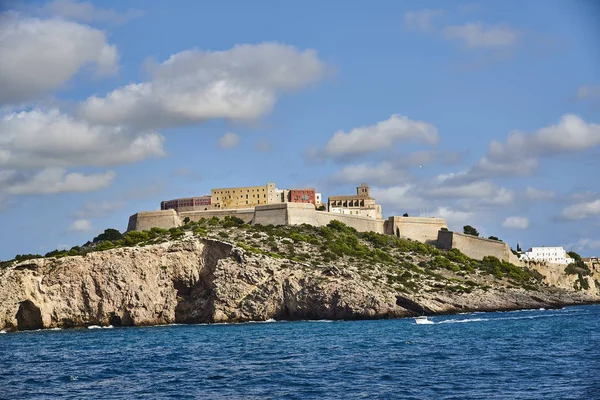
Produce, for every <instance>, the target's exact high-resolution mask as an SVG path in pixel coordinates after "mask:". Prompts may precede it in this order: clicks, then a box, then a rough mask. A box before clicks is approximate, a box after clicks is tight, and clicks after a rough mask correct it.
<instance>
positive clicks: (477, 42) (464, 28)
mask: <svg viewBox="0 0 600 400" xmlns="http://www.w3.org/2000/svg"><path fill="white" fill-rule="evenodd" d="M443 35H444V37H445V38H446V39H450V40H453V39H455V40H459V41H461V42H463V44H464V45H466V46H467V47H470V48H479V49H486V48H499V47H510V46H513V45H515V44H516V43H517V41H518V39H519V35H520V33H519V31H517V30H515V29H513V28H511V27H509V26H506V25H496V26H485V25H484V24H483V22H471V23H467V24H464V25H456V26H447V27H445V28H444V30H443Z"/></svg>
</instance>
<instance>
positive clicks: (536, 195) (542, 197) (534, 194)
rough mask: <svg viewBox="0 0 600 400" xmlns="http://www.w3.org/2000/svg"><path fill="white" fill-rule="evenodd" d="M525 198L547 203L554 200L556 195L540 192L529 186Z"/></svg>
mask: <svg viewBox="0 0 600 400" xmlns="http://www.w3.org/2000/svg"><path fill="white" fill-rule="evenodd" d="M525 196H526V197H527V198H528V199H530V200H538V201H547V200H552V199H553V198H554V196H555V193H554V192H553V191H550V190H540V189H535V188H533V187H531V186H527V188H526V189H525Z"/></svg>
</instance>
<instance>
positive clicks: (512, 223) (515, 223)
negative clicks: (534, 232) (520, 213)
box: [502, 217, 529, 229]
mask: <svg viewBox="0 0 600 400" xmlns="http://www.w3.org/2000/svg"><path fill="white" fill-rule="evenodd" d="M502 226H503V227H505V228H510V229H527V228H529V219H528V218H526V217H508V218H506V219H505V220H504V222H503V223H502Z"/></svg>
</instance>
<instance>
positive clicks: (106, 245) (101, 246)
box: [95, 240, 115, 251]
mask: <svg viewBox="0 0 600 400" xmlns="http://www.w3.org/2000/svg"><path fill="white" fill-rule="evenodd" d="M114 248H115V245H114V244H113V242H111V241H109V240H104V241H102V242H100V243H98V244H97V245H96V247H95V250H98V251H103V250H110V249H114Z"/></svg>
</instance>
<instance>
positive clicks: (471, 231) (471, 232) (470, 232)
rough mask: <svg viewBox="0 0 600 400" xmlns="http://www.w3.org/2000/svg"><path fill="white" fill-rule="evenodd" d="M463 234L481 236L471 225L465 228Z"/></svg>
mask: <svg viewBox="0 0 600 400" xmlns="http://www.w3.org/2000/svg"><path fill="white" fill-rule="evenodd" d="M463 233H464V234H465V235H471V236H479V232H477V229H475V228H473V227H472V226H471V225H465V226H463Z"/></svg>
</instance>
